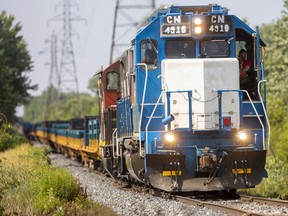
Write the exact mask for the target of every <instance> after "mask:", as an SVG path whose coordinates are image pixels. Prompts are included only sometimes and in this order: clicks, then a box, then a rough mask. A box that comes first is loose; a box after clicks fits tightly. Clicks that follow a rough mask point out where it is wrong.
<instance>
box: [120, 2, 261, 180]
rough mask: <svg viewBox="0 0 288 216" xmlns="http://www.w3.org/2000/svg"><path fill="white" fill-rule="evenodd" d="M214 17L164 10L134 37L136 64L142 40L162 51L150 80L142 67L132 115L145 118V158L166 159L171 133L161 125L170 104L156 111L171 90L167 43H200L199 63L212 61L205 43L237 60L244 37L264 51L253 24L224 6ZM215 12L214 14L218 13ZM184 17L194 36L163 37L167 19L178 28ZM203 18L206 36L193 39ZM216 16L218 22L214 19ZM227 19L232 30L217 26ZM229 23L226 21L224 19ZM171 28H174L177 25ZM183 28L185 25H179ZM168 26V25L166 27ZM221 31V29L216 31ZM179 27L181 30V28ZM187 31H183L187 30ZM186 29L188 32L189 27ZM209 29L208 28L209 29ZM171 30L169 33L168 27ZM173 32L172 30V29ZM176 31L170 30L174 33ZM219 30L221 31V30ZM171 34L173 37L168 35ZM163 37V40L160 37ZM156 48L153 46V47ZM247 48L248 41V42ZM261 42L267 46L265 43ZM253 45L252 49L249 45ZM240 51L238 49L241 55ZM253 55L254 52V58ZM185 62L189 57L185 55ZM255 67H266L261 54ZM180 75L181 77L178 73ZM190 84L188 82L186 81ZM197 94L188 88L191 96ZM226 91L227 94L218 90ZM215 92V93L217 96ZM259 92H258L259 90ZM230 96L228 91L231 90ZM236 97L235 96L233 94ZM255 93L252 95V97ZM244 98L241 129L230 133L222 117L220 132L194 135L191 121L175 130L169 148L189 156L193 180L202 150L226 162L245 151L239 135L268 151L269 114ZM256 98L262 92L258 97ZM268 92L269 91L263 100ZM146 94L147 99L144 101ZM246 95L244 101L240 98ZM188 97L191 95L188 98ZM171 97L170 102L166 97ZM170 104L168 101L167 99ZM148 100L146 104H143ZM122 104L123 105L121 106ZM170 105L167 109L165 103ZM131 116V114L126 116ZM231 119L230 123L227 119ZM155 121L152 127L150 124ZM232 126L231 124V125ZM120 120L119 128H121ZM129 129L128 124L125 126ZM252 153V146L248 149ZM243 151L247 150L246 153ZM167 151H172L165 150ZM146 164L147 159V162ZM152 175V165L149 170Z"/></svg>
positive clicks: (255, 147) (186, 10) (150, 70)
mask: <svg viewBox="0 0 288 216" xmlns="http://www.w3.org/2000/svg"><path fill="white" fill-rule="evenodd" d="M212 8H213V9H212V12H203V13H199V14H198V13H196V12H191V11H193V7H191V10H190V9H189V7H177V6H173V7H171V8H170V9H166V11H160V12H158V13H157V14H156V16H154V17H151V18H150V23H149V24H148V25H147V26H146V27H143V28H141V29H140V30H139V32H138V34H137V36H136V38H135V50H134V52H135V65H136V64H139V63H141V60H142V56H141V55H142V54H141V45H142V44H143V41H151V42H152V41H155V42H156V43H155V47H153V48H154V49H156V50H155V51H156V52H157V63H156V66H155V67H154V68H148V72H147V77H146V71H145V67H143V66H137V67H136V72H135V77H136V102H135V104H134V105H133V106H134V109H135V107H137V110H136V112H135V110H134V111H133V115H134V116H135V115H137V116H140V117H141V116H142V119H140V122H141V126H140V128H141V131H140V140H141V141H145V144H144V152H145V154H164V152H165V151H164V150H163V149H164V148H165V141H164V138H163V137H164V135H165V134H166V133H167V132H169V130H168V131H167V130H165V126H164V125H163V123H162V119H164V118H165V117H166V116H167V115H169V114H171V113H169V110H168V114H167V113H166V114H165V103H167V101H164V102H163V100H160V102H159V103H158V105H157V108H156V109H155V110H154V108H155V106H156V103H157V101H158V100H159V97H161V94H163V95H164V94H167V93H169V92H168V91H166V92H165V93H163V86H162V82H161V80H162V79H161V74H162V73H161V71H162V70H163V68H162V66H163V64H162V62H163V60H166V59H168V58H167V56H166V54H165V50H166V47H165V43H167V41H169V40H170V41H172V40H180V41H181V40H189V41H190V40H193V41H194V43H195V58H194V59H201V58H205V59H207V58H209V56H204V57H203V56H201V42H203V41H205V40H207V41H211V40H215V41H216V40H223V41H226V42H227V44H228V47H229V55H228V56H226V57H225V58H234V59H235V58H236V57H237V53H236V50H237V49H236V43H235V40H240V37H239V36H238V34H242V33H243V32H245V34H244V33H243V35H249V37H251V39H252V41H250V42H251V43H252V42H253V43H255V44H254V46H255V47H257V48H256V49H255V50H254V52H257V53H259V52H260V40H259V41H258V44H256V43H257V42H256V35H257V34H258V33H257V32H256V31H254V30H253V29H251V28H250V27H249V26H248V25H246V24H245V23H244V22H243V21H241V20H240V19H239V18H238V17H236V16H234V15H228V12H227V10H226V9H224V8H222V7H220V6H215V7H214V6H212ZM213 11H214V12H213ZM179 16H181V17H184V18H185V19H187V20H188V22H187V23H190V25H191V26H190V27H189V31H192V32H191V33H190V36H187V35H184V36H182V35H180V36H177V35H176V34H174V35H171V34H170V35H164V32H163V25H164V24H165V21H164V19H168V18H167V17H169V20H171V23H172V24H175V25H176V24H179V22H178V21H177V20H176V21H175V23H173V21H172V20H173V19H174V18H175V19H178V18H179ZM196 17H197V18H200V19H201V20H202V22H203V26H204V29H202V31H203V34H199V35H195V34H194V32H193V31H194V27H195V24H192V23H193V20H194V19H195V18H196ZM213 17H215V18H213ZM223 17H225V19H226V20H228V21H227V25H226V24H225V23H224V24H223V25H224V27H223V26H222V24H221V22H222V21H221V20H220V21H219V22H218V21H217V20H216V19H222V18H223ZM209 19H210V21H211V20H212V21H211V22H210V23H209V25H210V26H208V24H205V22H208V20H209ZM223 19H224V18H223ZM213 20H215V23H216V24H215V25H213ZM172 24H171V26H172ZM179 25H181V22H180V24H179ZM166 26H167V27H169V23H168V24H167V25H166ZM217 26H218V27H217ZM225 26H226V28H227V29H228V28H230V29H229V30H227V33H225V32H223V33H219V32H215V33H211V32H210V29H207V28H208V27H210V28H211V31H217V30H215V29H214V30H213V28H225ZM176 28H177V26H176ZM183 28H184V27H183ZM185 28H186V27H185ZM205 28H206V29H205ZM167 29H168V28H167ZM167 31H168V30H167ZM170 31H171V29H170ZM219 31H220V30H219ZM167 34H169V32H168V33H167ZM161 35H162V36H161ZM153 43H154V42H153ZM247 43H248V42H247ZM261 43H262V42H261ZM248 45H249V44H248ZM250 46H251V44H250ZM237 51H238V50H237ZM252 55H253V53H252ZM183 58H185V56H184V55H183ZM253 61H254V62H253V63H252V64H253V67H254V68H255V69H256V70H260V68H261V67H262V66H261V64H262V62H261V59H260V55H256V56H254V57H253ZM179 76H181V75H180V74H179ZM145 79H147V83H146V87H145V82H146V81H145ZM183 79H185V77H183ZM260 79H264V74H263V75H262V77H260V76H258V77H257V82H259V81H260ZM189 90H190V91H192V90H193V89H187V92H188V91H189ZM217 90H219V91H221V90H222V89H217ZM217 90H216V91H217ZM232 90H235V91H239V92H241V94H245V92H243V91H241V90H240V89H232ZM255 91H256V90H255ZM228 92H229V90H228ZM230 92H231V91H230ZM249 93H250V92H249ZM241 94H239V97H241V98H240V99H239V101H240V102H239V103H240V104H239V106H240V108H239V109H240V111H239V113H240V117H239V118H240V120H239V121H240V126H239V128H238V129H231V126H229V125H228V126H226V125H225V126H223V125H222V124H223V119H222V117H220V120H219V128H218V129H217V130H212V131H209V130H199V131H197V130H194V129H193V128H192V123H191V122H189V125H190V126H189V127H187V128H177V129H175V130H174V131H173V133H174V135H175V136H176V137H177V142H176V144H175V146H173V147H170V148H169V149H170V150H171V149H173V150H175V152H177V154H183V155H185V156H186V158H185V163H186V164H189V166H190V167H191V169H190V175H191V176H193V177H194V176H195V170H197V169H198V168H197V166H199V162H198V160H199V158H200V157H201V155H203V152H204V151H203V149H204V148H209V149H210V152H211V153H213V154H215V155H216V156H217V158H219V157H221V155H222V152H223V151H227V150H234V151H235V150H237V149H239V148H240V147H241V145H239V142H238V141H237V132H239V131H240V130H244V131H245V132H246V134H247V136H248V140H247V141H246V142H247V143H249V144H251V145H249V148H250V149H252V150H263V142H264V140H263V139H265V137H264V136H263V134H265V133H266V125H265V118H264V117H263V116H264V111H263V107H264V106H265V104H264V106H263V104H262V103H260V101H259V100H258V97H257V98H254V99H253V100H252V104H253V105H254V106H255V108H253V106H252V105H251V102H249V101H248V102H247V101H245V102H244V100H243V98H242V97H243V96H242V95H241ZM256 94H257V93H256ZM265 94H266V92H265V91H264V95H265ZM143 95H144V99H143ZM240 95H241V96H240ZM188 97H189V96H187V98H188ZM167 98H169V97H167ZM167 100H168V99H167ZM143 101H144V104H142V102H143ZM119 104H121V102H120V103H119ZM166 105H167V104H166ZM141 106H143V113H142V115H141V111H142V109H141ZM222 106H225V105H223V104H220V103H219V110H218V111H219V113H221V109H222ZM189 109H191V110H189V113H190V114H191V113H192V112H193V107H190V108H189ZM153 112H154V113H153ZM126 113H127V112H126ZM152 113H153V117H152V118H151V119H150V117H151V115H152ZM130 115H131V113H130V111H129V115H128V116H126V117H129V116H130ZM257 115H258V117H259V118H260V119H261V121H262V124H263V127H262V126H261V123H259V118H257V117H256V116H257ZM188 118H190V121H192V116H191V115H189V117H188ZM228 119H229V118H228ZM149 121H150V122H149ZM227 121H229V120H227ZM120 122H121V121H120V120H119V124H118V126H120ZM126 126H128V128H129V131H131V130H132V129H131V125H126ZM122 127H123V128H124V127H125V125H122ZM137 127H138V126H136V125H134V128H133V131H136V132H137V131H138V128H137ZM247 148H248V146H247ZM243 149H244V148H243ZM166 152H168V151H166ZM146 161H147V159H146ZM145 168H146V170H147V166H145Z"/></svg>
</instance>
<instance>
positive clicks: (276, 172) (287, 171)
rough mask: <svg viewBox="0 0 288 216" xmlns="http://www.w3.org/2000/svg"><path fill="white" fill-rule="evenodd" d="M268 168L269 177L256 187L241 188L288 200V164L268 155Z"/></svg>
mask: <svg viewBox="0 0 288 216" xmlns="http://www.w3.org/2000/svg"><path fill="white" fill-rule="evenodd" d="M266 169H267V171H268V175H269V177H268V178H267V179H263V181H262V183H261V184H259V185H258V186H256V188H254V189H246V190H241V191H240V192H242V193H248V194H253V195H259V196H264V197H270V198H280V199H286V200H288V181H287V178H288V165H287V163H286V162H283V161H281V160H278V159H275V158H274V157H268V160H267V163H266Z"/></svg>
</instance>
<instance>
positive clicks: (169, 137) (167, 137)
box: [164, 133, 175, 143]
mask: <svg viewBox="0 0 288 216" xmlns="http://www.w3.org/2000/svg"><path fill="white" fill-rule="evenodd" d="M164 139H165V140H166V141H167V143H173V142H174V141H175V135H174V134H172V133H167V134H165V136H164Z"/></svg>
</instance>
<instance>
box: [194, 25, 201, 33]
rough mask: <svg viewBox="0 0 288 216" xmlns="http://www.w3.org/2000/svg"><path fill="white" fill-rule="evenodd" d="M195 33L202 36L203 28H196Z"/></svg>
mask: <svg viewBox="0 0 288 216" xmlns="http://www.w3.org/2000/svg"><path fill="white" fill-rule="evenodd" d="M194 32H195V34H201V32H202V28H201V26H196V27H195V28H194Z"/></svg>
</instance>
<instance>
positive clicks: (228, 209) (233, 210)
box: [174, 194, 288, 216]
mask: <svg viewBox="0 0 288 216" xmlns="http://www.w3.org/2000/svg"><path fill="white" fill-rule="evenodd" d="M174 198H175V200H177V201H179V202H182V203H186V204H190V205H197V206H203V207H207V208H210V209H213V210H217V211H221V212H223V213H226V214H228V215H233V216H234V215H239V216H240V215H242V216H243V215H245V216H248V215H250V216H260V215H261V216H263V215H269V214H265V213H263V212H261V213H258V212H254V211H252V210H245V209H241V208H238V207H234V206H233V205H235V203H234V204H231V203H229V204H224V203H223V201H215V199H214V201H210V200H209V201H207V199H205V200H201V199H196V198H190V197H185V196H184V197H183V196H178V195H177V196H175V197H174ZM208 199H209V198H208ZM219 199H220V200H221V199H222V198H219ZM212 200H213V199H212ZM231 200H234V202H236V203H237V204H238V205H239V206H240V205H241V204H243V203H246V204H247V202H248V203H249V202H251V203H257V204H260V205H270V206H273V207H284V208H287V209H288V201H284V200H278V199H268V198H261V197H255V196H248V195H241V194H239V195H238V198H237V199H235V198H231ZM224 202H225V201H224ZM278 215H281V214H278ZM285 215H288V212H287V214H285Z"/></svg>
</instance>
